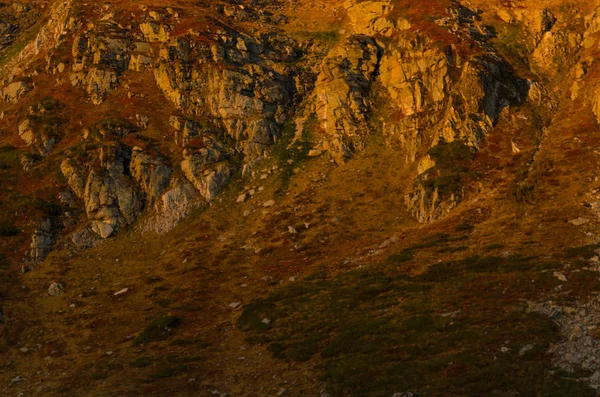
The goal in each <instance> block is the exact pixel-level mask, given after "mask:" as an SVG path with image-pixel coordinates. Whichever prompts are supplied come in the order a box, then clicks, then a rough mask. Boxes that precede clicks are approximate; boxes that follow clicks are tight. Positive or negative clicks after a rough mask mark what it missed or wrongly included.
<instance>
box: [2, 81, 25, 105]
mask: <svg viewBox="0 0 600 397" xmlns="http://www.w3.org/2000/svg"><path fill="white" fill-rule="evenodd" d="M30 90H31V88H30V86H29V85H28V84H27V83H26V82H24V81H13V82H12V83H10V84H8V85H7V86H6V87H4V89H3V90H2V98H3V99H4V102H9V103H17V102H18V101H19V99H20V98H21V97H22V96H23V95H24V94H26V93H27V92H29V91H30Z"/></svg>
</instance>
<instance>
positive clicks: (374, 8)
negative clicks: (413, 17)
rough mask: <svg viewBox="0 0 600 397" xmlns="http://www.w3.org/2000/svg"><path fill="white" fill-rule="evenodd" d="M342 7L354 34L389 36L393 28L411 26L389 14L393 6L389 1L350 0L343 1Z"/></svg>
mask: <svg viewBox="0 0 600 397" xmlns="http://www.w3.org/2000/svg"><path fill="white" fill-rule="evenodd" d="M344 7H345V8H346V12H347V14H348V17H349V18H350V25H351V26H352V29H353V30H354V33H355V34H365V35H367V36H377V35H383V36H391V35H392V34H393V33H394V31H395V29H399V30H406V29H410V27H411V24H410V22H408V21H407V20H405V19H403V18H397V17H396V18H393V17H391V16H390V15H389V13H390V12H391V11H392V10H393V8H394V6H393V4H392V2H391V1H361V2H358V1H355V0H350V1H346V2H345V3H344Z"/></svg>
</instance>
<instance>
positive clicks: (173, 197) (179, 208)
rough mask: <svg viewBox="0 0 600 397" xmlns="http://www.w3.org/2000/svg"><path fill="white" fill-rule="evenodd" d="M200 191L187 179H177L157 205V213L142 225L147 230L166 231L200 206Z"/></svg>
mask: <svg viewBox="0 0 600 397" xmlns="http://www.w3.org/2000/svg"><path fill="white" fill-rule="evenodd" d="M197 198H198V191H197V190H196V189H195V188H194V186H193V185H192V184H190V183H189V182H188V181H187V180H177V181H176V182H175V183H174V186H173V187H172V188H171V189H169V190H168V191H167V192H166V193H164V194H163V195H162V197H161V199H160V201H159V202H158V203H157V204H156V205H155V208H156V210H155V214H154V215H152V216H151V217H150V218H149V220H148V221H147V222H146V223H145V224H144V225H142V229H143V230H145V231H154V232H156V233H166V232H168V231H169V230H171V229H173V228H174V227H175V226H176V225H177V224H178V223H179V221H181V220H182V219H184V218H185V217H186V216H188V215H189V214H190V212H191V211H192V210H193V209H194V208H196V207H197V206H198V200H197Z"/></svg>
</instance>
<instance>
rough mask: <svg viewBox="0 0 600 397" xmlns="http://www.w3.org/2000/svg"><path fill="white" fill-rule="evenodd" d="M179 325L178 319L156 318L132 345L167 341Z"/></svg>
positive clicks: (164, 316)
mask: <svg viewBox="0 0 600 397" xmlns="http://www.w3.org/2000/svg"><path fill="white" fill-rule="evenodd" d="M180 323H181V319H180V318H179V317H174V316H169V315H166V314H161V315H158V316H156V317H155V318H154V319H153V320H152V321H151V322H150V324H148V326H147V327H146V329H144V331H143V332H142V333H141V334H140V335H138V337H137V338H136V339H135V341H134V343H135V344H136V345H139V344H143V343H148V342H154V341H161V340H165V339H167V338H168V337H169V336H170V335H172V333H173V329H175V328H177V326H179V324H180Z"/></svg>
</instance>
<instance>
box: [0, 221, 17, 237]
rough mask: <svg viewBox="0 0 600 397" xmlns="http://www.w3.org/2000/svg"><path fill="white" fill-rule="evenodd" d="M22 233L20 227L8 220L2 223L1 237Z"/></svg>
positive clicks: (0, 227) (0, 226) (0, 225)
mask: <svg viewBox="0 0 600 397" xmlns="http://www.w3.org/2000/svg"><path fill="white" fill-rule="evenodd" d="M19 233H21V230H19V228H18V227H16V226H15V225H13V224H11V223H8V222H1V223H0V237H13V236H16V235H17V234H19Z"/></svg>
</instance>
